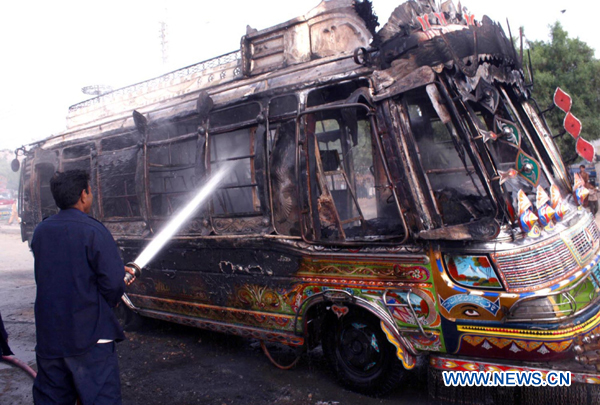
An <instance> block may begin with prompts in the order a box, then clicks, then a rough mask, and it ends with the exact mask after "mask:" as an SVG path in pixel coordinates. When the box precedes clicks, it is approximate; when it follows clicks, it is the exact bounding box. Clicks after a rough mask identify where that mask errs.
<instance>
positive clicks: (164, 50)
mask: <svg viewBox="0 0 600 405" xmlns="http://www.w3.org/2000/svg"><path fill="white" fill-rule="evenodd" d="M166 17H167V10H166V9H165V14H164V18H163V19H162V21H159V22H158V24H159V26H160V29H159V36H158V38H159V39H160V50H161V55H162V63H163V65H166V64H167V62H168V59H169V41H168V38H167V37H168V31H167V18H166Z"/></svg>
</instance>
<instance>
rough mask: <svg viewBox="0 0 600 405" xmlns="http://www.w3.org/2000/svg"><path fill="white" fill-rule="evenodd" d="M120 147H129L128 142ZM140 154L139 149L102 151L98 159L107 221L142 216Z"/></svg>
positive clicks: (103, 210)
mask: <svg viewBox="0 0 600 405" xmlns="http://www.w3.org/2000/svg"><path fill="white" fill-rule="evenodd" d="M115 144H116V143H112V144H111V146H113V145H115ZM120 145H127V142H122V143H120ZM139 154H140V150H139V149H138V148H131V147H128V148H126V149H124V150H114V151H106V150H104V149H103V152H102V154H101V155H100V156H99V157H98V183H99V188H100V195H101V208H102V214H103V218H104V219H110V218H139V217H141V211H140V202H139V199H138V193H137V192H136V184H138V182H136V175H137V172H138V169H137V168H138V156H139Z"/></svg>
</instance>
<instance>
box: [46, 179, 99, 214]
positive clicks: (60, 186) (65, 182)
mask: <svg viewBox="0 0 600 405" xmlns="http://www.w3.org/2000/svg"><path fill="white" fill-rule="evenodd" d="M89 183H90V175H89V174H88V173H87V172H86V171H85V170H67V171H66V172H56V173H54V176H52V178H51V179H50V191H51V192H52V197H54V201H55V202H56V205H58V208H60V209H61V210H64V209H67V208H71V207H72V206H74V205H75V204H77V200H79V197H80V196H81V192H82V191H83V190H85V191H86V192H87V189H88V184H89Z"/></svg>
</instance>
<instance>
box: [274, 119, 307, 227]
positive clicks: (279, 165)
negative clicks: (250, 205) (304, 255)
mask: <svg viewBox="0 0 600 405" xmlns="http://www.w3.org/2000/svg"><path fill="white" fill-rule="evenodd" d="M268 144H269V162H270V165H269V170H270V177H271V196H272V199H273V218H274V224H273V225H274V226H275V229H276V230H277V232H279V233H280V234H284V235H292V236H299V235H300V228H299V223H298V218H299V214H298V201H297V196H298V186H297V181H296V171H295V166H296V157H295V156H296V155H295V154H296V120H295V119H290V120H287V121H281V122H270V123H269V140H268Z"/></svg>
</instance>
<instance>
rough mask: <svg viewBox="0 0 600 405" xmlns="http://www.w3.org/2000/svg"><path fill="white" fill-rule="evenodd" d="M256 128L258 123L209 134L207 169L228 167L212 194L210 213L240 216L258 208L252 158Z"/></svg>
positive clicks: (259, 208)
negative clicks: (208, 167)
mask: <svg viewBox="0 0 600 405" xmlns="http://www.w3.org/2000/svg"><path fill="white" fill-rule="evenodd" d="M258 132H259V131H258V127H257V126H253V127H249V128H240V129H236V130H234V131H231V132H225V133H220V134H211V135H209V145H210V146H209V147H210V167H211V172H217V171H218V170H219V169H221V168H222V167H224V166H226V167H229V168H230V169H229V172H228V173H227V174H226V176H225V178H224V180H223V181H222V182H221V184H220V185H219V188H218V189H217V190H216V191H215V193H214V195H213V198H212V208H213V214H214V215H217V216H230V215H236V216H244V215H258V214H260V213H261V212H262V207H261V199H260V195H259V189H258V179H257V161H256V158H257V153H256V147H257V139H256V137H257V135H258ZM263 133H264V131H263ZM263 135H264V134H263Z"/></svg>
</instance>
